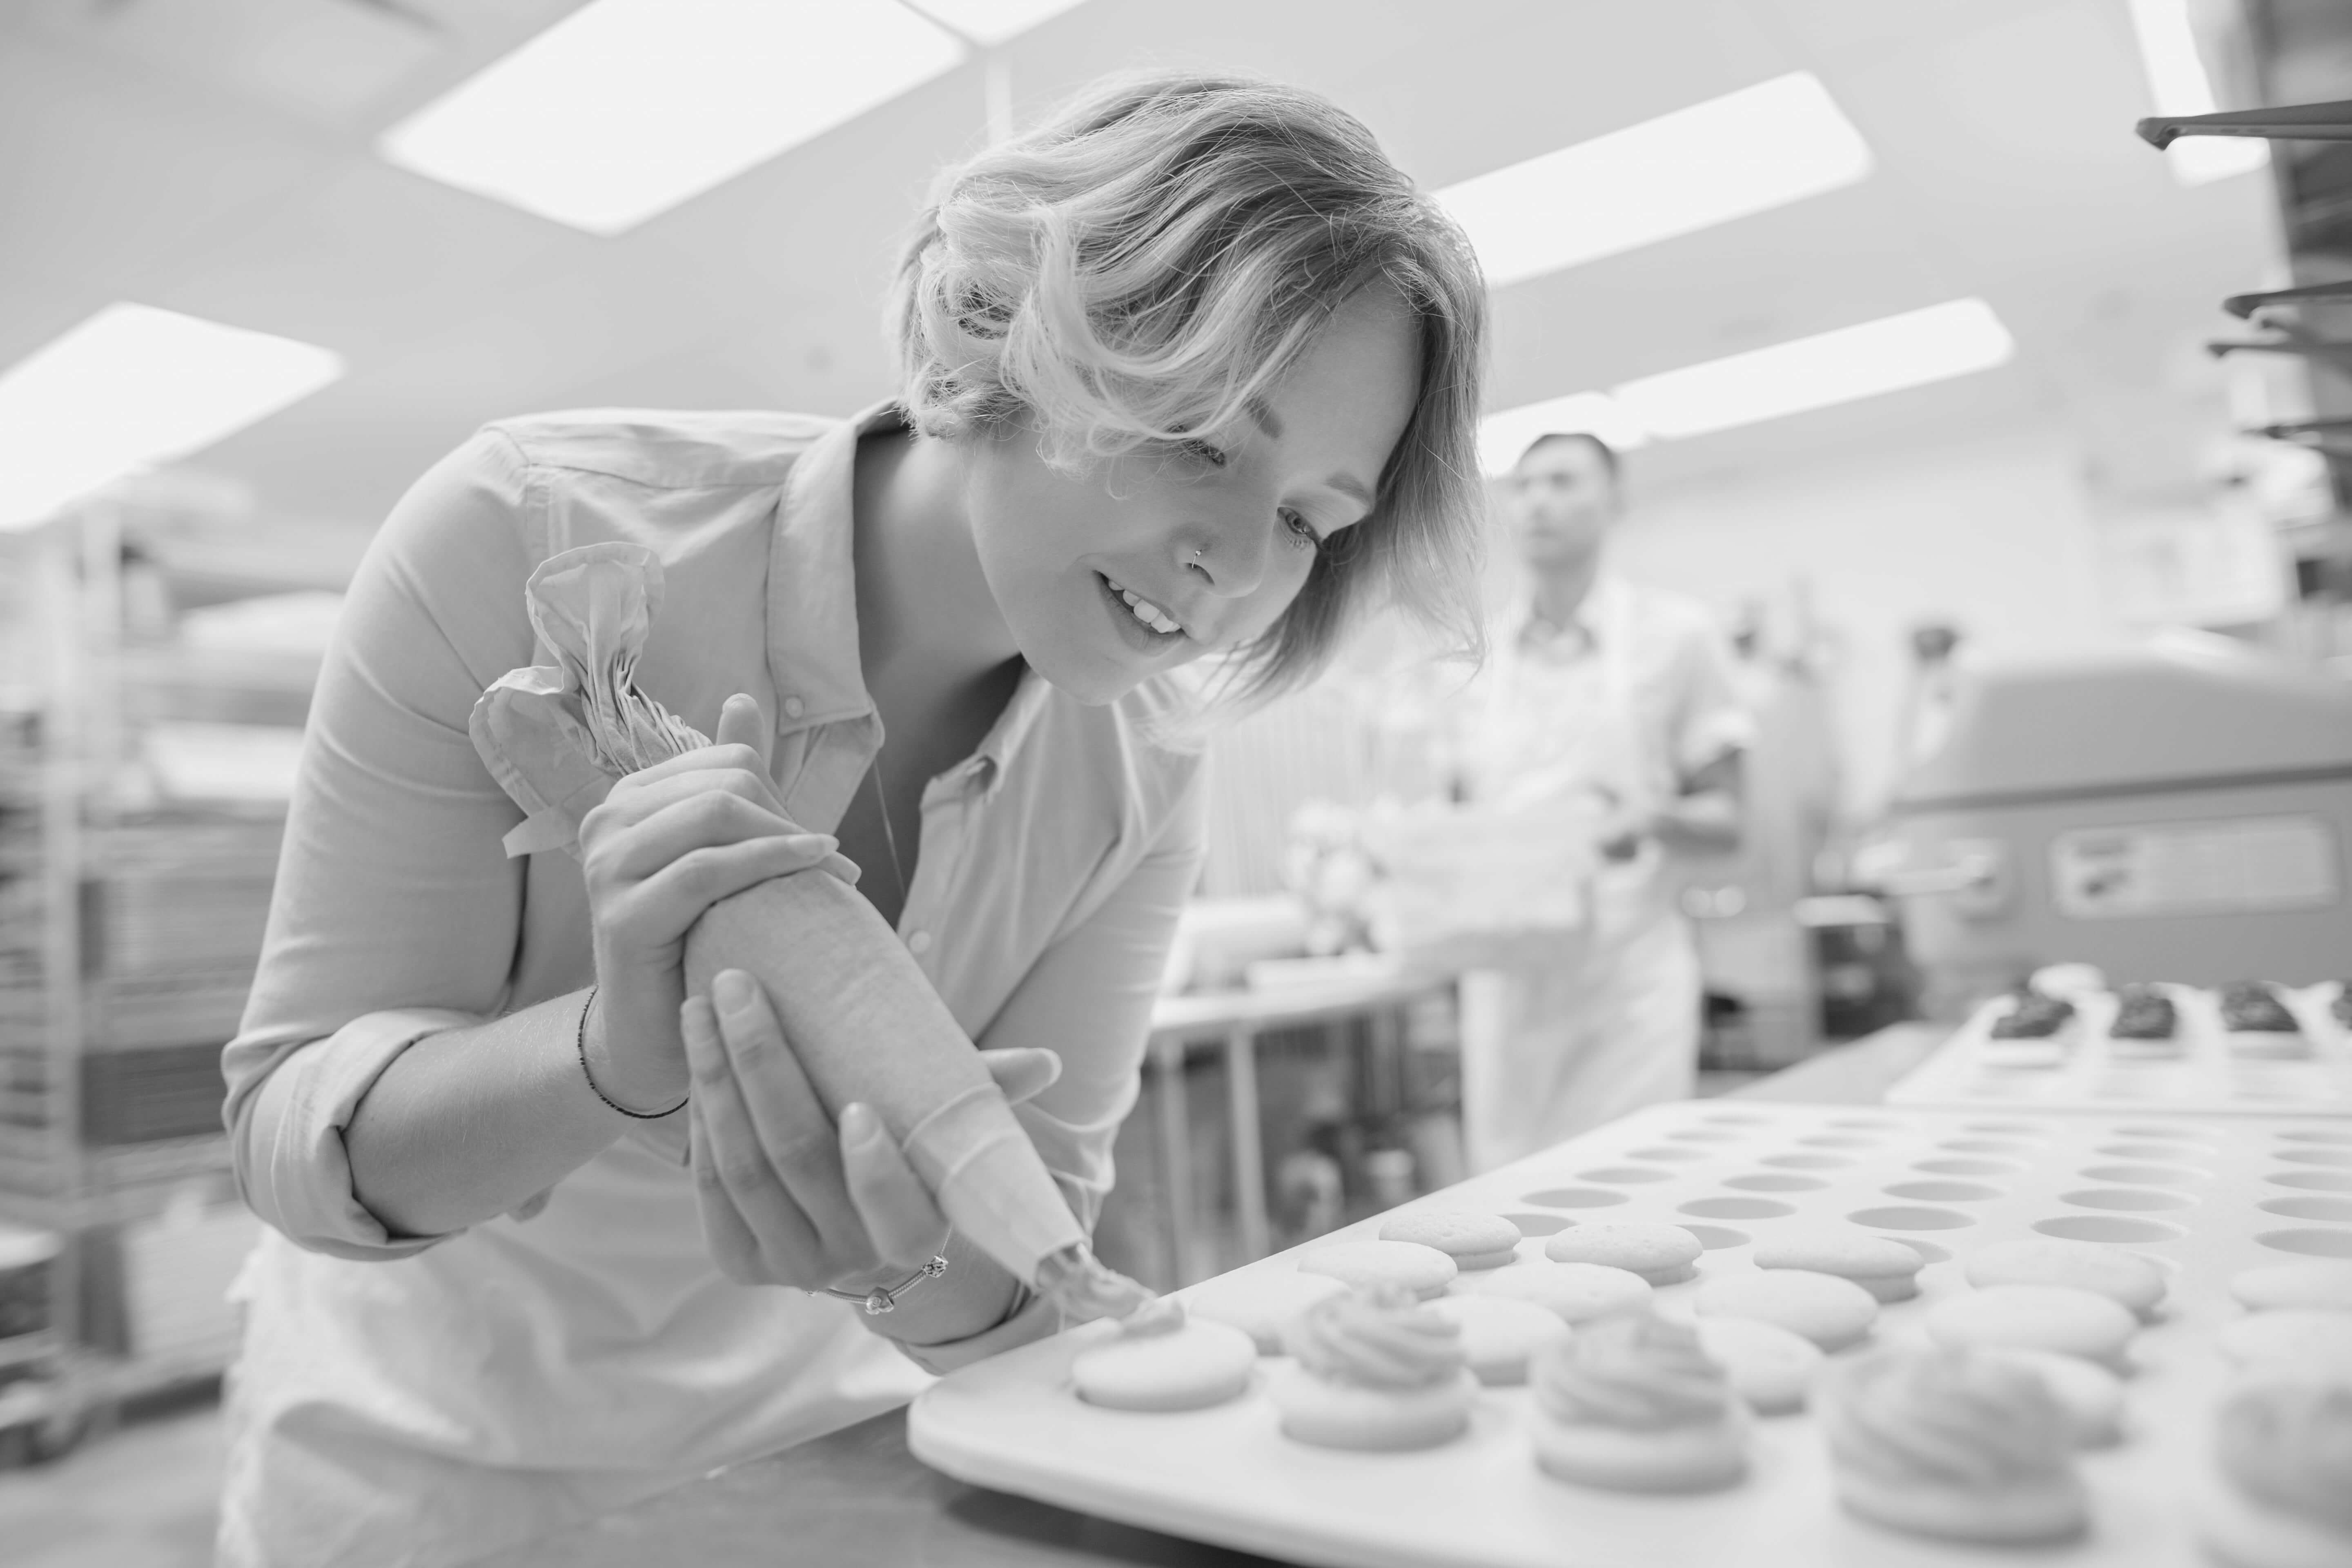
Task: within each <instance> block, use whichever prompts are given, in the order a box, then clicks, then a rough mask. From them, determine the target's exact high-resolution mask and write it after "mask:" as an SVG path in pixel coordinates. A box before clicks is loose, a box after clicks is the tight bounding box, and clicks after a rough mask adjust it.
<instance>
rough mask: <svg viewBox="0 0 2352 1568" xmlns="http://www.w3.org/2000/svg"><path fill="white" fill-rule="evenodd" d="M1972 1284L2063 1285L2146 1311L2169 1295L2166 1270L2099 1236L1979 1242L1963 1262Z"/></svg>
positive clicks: (1963, 1272)
mask: <svg viewBox="0 0 2352 1568" xmlns="http://www.w3.org/2000/svg"><path fill="white" fill-rule="evenodd" d="M1960 1272H1961V1273H1962V1274H1963V1275H1965V1276H1966V1277H1967V1279H1968V1281H1969V1284H1971V1285H1975V1286H1979V1287H1985V1286H1992V1285H2058V1286H2064V1287H2066V1288H2067V1289H2074V1290H2089V1291H2094V1292H2095V1293H2096V1294H2098V1295H2102V1296H2105V1297H2108V1298H2110V1299H2112V1300H2116V1301H2118V1302H2120V1303H2122V1304H2123V1305H2124V1306H2126V1307H2128V1308H2130V1309H2131V1310H2133V1311H2135V1312H2137V1313H2140V1314H2141V1315H2143V1316H2145V1315H2147V1313H2149V1312H2151V1311H2153V1310H2155V1308H2156V1305H2157V1303H2158V1302H2159V1301H2161V1300H2163V1299H2164V1290H2165V1279H2164V1271H2163V1270H2162V1269H2160V1268H2158V1267H2157V1266H2156V1265H2155V1264H2153V1263H2150V1262H2149V1261H2148V1260H2147V1258H2140V1257H2137V1256H2135V1255H2134V1254H2132V1253H2128V1252H2126V1251H2123V1250H2122V1249H2121V1248H2119V1247H2108V1246H2105V1245H2104V1244H2102V1243H2099V1242H2095V1241H2063V1240H2060V1239H2059V1238H2057V1237H2025V1238H2022V1239H2020V1240H2016V1241H1998V1242H1995V1243H1993V1244H1992V1245H1991V1246H1990V1247H1978V1248H1977V1249H1976V1250H1975V1251H1974V1252H1971V1253H1970V1254H1969V1256H1968V1258H1966V1259H1964V1260H1963V1261H1962V1263H1961V1265H1960Z"/></svg>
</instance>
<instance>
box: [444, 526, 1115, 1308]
mask: <svg viewBox="0 0 2352 1568" xmlns="http://www.w3.org/2000/svg"><path fill="white" fill-rule="evenodd" d="M661 587H662V574H661V563H660V561H659V560H658V559H657V558H656V556H655V555H654V553H653V552H651V551H649V550H646V549H645V548H644V547H642V546H640V545H635V544H627V543H621V542H610V543H601V544H588V545H583V546H580V547H579V548H576V549H572V550H567V551H564V552H562V553H561V554H558V555H554V556H551V557H550V558H549V559H548V560H547V561H545V562H544V563H541V565H540V567H539V569H538V570H536V571H535V572H533V573H532V574H530V584H529V585H528V586H527V588H526V589H525V596H526V598H527V601H528V605H529V609H530V622H531V625H532V626H533V627H534V628H536V629H537V631H538V633H539V636H540V640H541V643H542V645H544V646H545V647H548V648H551V649H552V650H553V651H554V653H555V657H556V658H557V660H558V663H557V664H556V665H555V666H553V667H549V666H545V665H538V666H533V667H531V668H526V669H518V670H514V671H512V672H510V673H509V674H507V675H505V676H502V677H500V678H499V679H498V680H496V681H494V682H492V683H491V685H490V688H489V689H488V690H487V691H485V692H484V693H483V694H482V698H481V700H480V701H479V702H478V703H477V704H475V707H474V712H473V718H472V721H471V725H470V728H471V731H472V733H473V737H474V746H475V749H476V750H477V751H478V752H480V753H481V755H482V760H483V762H484V763H487V764H488V767H489V770H490V773H491V774H492V775H493V776H494V777H496V778H497V779H498V781H499V784H501V785H503V786H504V787H505V789H506V791H507V793H508V794H509V795H512V796H513V797H514V799H515V801H516V803H517V804H518V805H520V806H521V807H522V808H523V810H524V811H525V812H526V813H528V814H529V815H528V816H527V817H526V819H525V820H524V822H523V824H522V825H521V826H520V827H517V828H516V829H515V830H514V831H513V832H512V833H509V835H508V836H507V838H506V848H507V853H508V854H509V855H510V856H512V855H528V854H530V853H532V852H534V851H537V850H543V849H553V848H562V849H566V850H569V851H570V852H571V853H572V854H573V855H577V854H578V853H579V828H580V820H581V818H582V817H583V816H586V815H587V814H588V812H589V811H590V810H592V809H593V808H594V807H595V806H596V805H598V804H599V803H600V802H602V801H603V800H604V796H605V795H607V794H608V793H609V792H610V791H611V789H612V787H613V784H614V782H615V781H616V780H617V779H619V778H620V777H621V776H622V775H623V774H625V773H634V772H635V771H636V770H638V769H640V768H646V767H650V766H652V765H653V764H654V763H659V762H662V761H665V760H667V759H668V758H670V757H674V756H677V755H678V754H679V753H681V752H688V751H692V750H694V749H695V748H697V747H700V746H706V745H709V741H708V740H706V739H705V738H704V737H703V736H701V735H699V734H698V733H696V732H695V731H693V730H692V729H690V728H689V727H688V726H687V725H686V724H684V723H682V722H681V721H678V720H677V718H676V717H675V716H674V715H672V714H670V713H669V712H667V710H664V709H663V708H662V706H661V704H659V703H658V702H656V701H655V700H653V699H652V698H650V697H647V696H646V694H645V693H643V692H641V691H639V690H638V689H636V687H635V683H634V679H633V677H634V675H635V668H636V662H637V656H638V654H639V652H640V651H641V650H642V649H643V648H644V647H645V643H646V633H647V631H648V630H649V629H650V627H651V626H652V624H653V618H654V616H655V615H656V613H657V612H658V611H659V610H660V608H661ZM846 868H847V863H846V862H843V863H842V866H841V870H842V871H845V870H846ZM721 969H740V970H743V971H745V972H746V973H750V974H751V975H753V976H755V977H756V978H757V979H758V980H759V981H760V983H761V985H762V987H763V988H764V989H765V990H766V992H767V994H768V998H769V1000H770V1001H771V1002H772V1004H773V1005H774V1006H775V1010H776V1016H777V1017H778V1019H779V1021H780V1022H782V1025H783V1029H784V1036H785V1037H786V1038H787V1039H789V1040H791V1041H792V1042H793V1052H794V1054H795V1055H796V1056H798V1057H799V1058H800V1060H801V1063H802V1065H803V1068H805V1069H806V1071H807V1073H808V1077H809V1081H810V1082H811V1083H812V1084H813V1085H814V1086H815V1089H816V1091H817V1094H818V1096H819V1097H820V1098H821V1099H822V1100H824V1107H825V1110H826V1111H827V1112H828V1113H830V1114H833V1115H835V1116H837V1115H839V1114H840V1111H841V1109H842V1107H843V1106H845V1105H847V1104H849V1103H850V1102H851V1101H853V1100H862V1101H864V1102H865V1103H866V1104H867V1105H870V1106H872V1107H873V1108H874V1110H875V1112H876V1113H877V1115H879V1116H880V1117H881V1118H882V1121H883V1124H884V1125H885V1126H886V1127H887V1128H888V1129H889V1130H890V1131H891V1134H892V1135H893V1136H894V1137H896V1138H898V1141H899V1144H900V1146H901V1148H903V1149H904V1151H905V1152H906V1155H907V1160H908V1163H909V1164H911V1165H913V1166H914V1168H915V1170H916V1172H917V1173H919V1175H921V1176H922V1178H923V1180H924V1181H925V1182H926V1183H927V1184H929V1186H930V1188H931V1191H932V1192H933V1193H934V1194H936V1195H937V1197H938V1199H939V1204H940V1210H941V1211H942V1212H943V1213H944V1214H945V1215H947V1218H948V1221H949V1223H950V1224H951V1225H953V1226H955V1228H956V1229H957V1230H958V1231H960V1232H961V1233H962V1235H963V1236H965V1237H967V1238H969V1239H970V1240H971V1242H972V1243H973V1244H974V1245H975V1246H977V1247H980V1248H981V1249H982V1251H984V1252H986V1253H987V1254H988V1255H989V1256H990V1257H991V1258H994V1259H995V1260H996V1261H997V1262H999V1263H1001V1264H1003V1266H1004V1267H1005V1268H1008V1269H1010V1270H1011V1271H1012V1272H1013V1276H1014V1277H1015V1278H1016V1279H1021V1280H1024V1282H1026V1283H1027V1284H1028V1285H1030V1286H1031V1287H1032V1288H1033V1289H1035V1290H1036V1291H1037V1292H1038V1293H1039V1294H1040V1295H1042V1296H1045V1297H1046V1298H1047V1299H1049V1300H1052V1301H1053V1302H1054V1303H1055V1305H1056V1306H1057V1307H1058V1308H1060V1309H1061V1311H1062V1313H1063V1316H1064V1318H1065V1320H1066V1321H1078V1320H1081V1319H1087V1318H1098V1317H1103V1316H1107V1315H1123V1314H1125V1313H1128V1312H1129V1311H1132V1310H1135V1309H1137V1308H1139V1307H1140V1306H1142V1305H1144V1304H1145V1303H1147V1302H1149V1301H1150V1300H1152V1297H1151V1293H1150V1291H1148V1290H1146V1289H1144V1288H1143V1287H1142V1286H1140V1285H1139V1284H1137V1283H1136V1282H1135V1281H1133V1280H1131V1279H1128V1278H1126V1277H1125V1276H1124V1275H1121V1274H1118V1273H1115V1272H1114V1271H1112V1270H1111V1269H1109V1268H1106V1267H1104V1266H1103V1264H1102V1263H1100V1262H1099V1261H1097V1259H1096V1258H1095V1256H1094V1251H1093V1248H1092V1247H1090V1246H1089V1244H1088V1242H1087V1233H1086V1230H1085V1227H1083V1226H1080V1225H1079V1223H1078V1220H1077V1216H1076V1215H1074V1214H1072V1213H1071V1212H1070V1208H1069V1205H1067V1204H1066V1203H1065V1202H1064V1201H1063V1198H1062V1194H1061V1191H1060V1189H1059V1188H1058V1187H1056V1186H1055V1183H1054V1178H1053V1175H1052V1173H1049V1172H1048V1171H1047V1170H1046V1169H1045V1161H1044V1160H1042V1159H1040V1158H1039V1157H1038V1154H1037V1150H1036V1147H1035V1145H1034V1144H1033V1143H1031V1142H1030V1141H1029V1135H1028V1134H1027V1133H1026V1132H1025V1131H1023V1129H1022V1126H1021V1123H1020V1122H1019V1121H1016V1120H1015V1119H1014V1117H1013V1108H1012V1107H1011V1106H1010V1105H1009V1104H1007V1103H1006V1101H1005V1099H1004V1095H1003V1092H1002V1091H1001V1090H1000V1089H998V1088H997V1087H996V1084H995V1082H994V1080H993V1079H991V1078H990V1077H989V1075H988V1072H987V1069H986V1068H984V1067H982V1064H981V1060H980V1054H979V1053H978V1052H977V1051H975V1050H974V1049H973V1048H972V1045H971V1040H970V1039H969V1038H967V1037H965V1035H964V1033H963V1030H962V1029H961V1027H960V1026H958V1025H957V1023H956V1021H955V1018H954V1016H952V1015H951V1014H950V1013H949V1011H948V1009H947V1005H946V1004H945V1003H944V1002H942V1001H940V997H939V994H938V993H936V992H935V991H933V990H932V989H931V984H930V982H929V980H928V979H926V978H925V977H924V974H923V972H922V971H921V969H919V967H917V966H916V963H915V961H914V960H913V959H912V958H911V957H909V956H908V953H907V951H906V948H905V947H904V946H903V945H902V944H901V943H900V942H899V941H898V936H897V935H896V933H894V932H893V931H891V930H890V928H889V926H888V924H887V923H886V922H885V921H883V919H882V917H881V915H880V914H879V913H877V911H876V910H875V909H874V907H873V905H871V904H870V903H868V902H867V901H866V900H865V899H864V898H863V897H861V896H860V895H859V894H858V893H857V892H856V890H855V889H852V888H851V887H850V886H849V884H848V880H847V879H846V878H845V876H844V875H842V874H838V873H836V874H834V875H819V874H814V873H811V872H805V871H804V872H800V873H797V874H794V875H793V876H788V877H780V878H776V879H772V880H770V881H768V882H764V883H762V884H761V885H760V886H758V887H756V888H752V889H749V890H747V891H745V892H741V893H738V894H737V895H735V896H734V897H733V898H730V899H728V900H724V901H722V902H720V903H718V904H715V905H713V906H712V907H711V908H710V909H709V910H708V911H707V912H706V913H705V914H704V915H703V917H702V919H701V920H700V921H698V922H697V923H696V924H695V927H694V929H693V930H692V931H689V932H688V934H687V940H686V972H687V984H688V988H689V989H690V990H693V991H696V992H700V991H704V990H707V989H708V988H709V983H710V977H711V976H712V975H713V974H715V973H718V972H719V970H721Z"/></svg>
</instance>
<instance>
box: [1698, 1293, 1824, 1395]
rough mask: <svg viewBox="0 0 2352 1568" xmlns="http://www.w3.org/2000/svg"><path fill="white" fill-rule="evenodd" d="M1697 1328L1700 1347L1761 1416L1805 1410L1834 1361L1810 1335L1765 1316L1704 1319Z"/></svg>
mask: <svg viewBox="0 0 2352 1568" xmlns="http://www.w3.org/2000/svg"><path fill="white" fill-rule="evenodd" d="M1694 1326H1695V1328H1696V1330H1697V1332H1698V1343H1699V1348H1700V1349H1701V1350H1703V1351H1705V1352H1706V1353H1707V1354H1708V1355H1709V1356H1710V1357H1712V1358H1713V1359H1714V1360H1715V1362H1716V1363H1717V1364H1718V1365H1720V1366H1721V1367H1722V1368H1723V1371H1724V1375H1725V1376H1727V1377H1728V1378H1729V1379H1730V1380H1731V1386H1732V1389H1733V1391H1734V1392H1736V1393H1737V1394H1738V1395H1739V1397H1740V1398H1742V1399H1744V1400H1746V1401H1747V1402H1748V1408H1749V1409H1751V1410H1753V1411H1755V1412H1756V1414H1758V1415H1780V1414H1782V1413H1783V1412H1786V1411H1790V1410H1800V1409H1802V1408H1803V1407H1804V1404H1805V1401H1806V1399H1807V1398H1808V1397H1810V1396H1811V1392H1812V1386H1813V1379H1814V1378H1815V1377H1816V1376H1818V1375H1820V1373H1821V1370H1822V1363H1823V1362H1825V1361H1826V1360H1827V1359H1828V1358H1827V1357H1826V1356H1824V1355H1823V1354H1822V1349H1821V1347H1820V1346H1819V1345H1817V1344H1815V1343H1813V1342H1812V1341H1811V1340H1809V1339H1807V1338H1805V1336H1804V1335H1802V1334H1800V1333H1796V1332H1794V1331H1790V1330H1788V1329H1784V1328H1782V1327H1780V1325H1779V1324H1778V1323H1768V1322H1765V1321H1763V1320H1762V1319H1760V1318H1722V1317H1714V1318H1701V1319H1699V1320H1698V1321H1697V1322H1696V1324H1695V1325H1694Z"/></svg>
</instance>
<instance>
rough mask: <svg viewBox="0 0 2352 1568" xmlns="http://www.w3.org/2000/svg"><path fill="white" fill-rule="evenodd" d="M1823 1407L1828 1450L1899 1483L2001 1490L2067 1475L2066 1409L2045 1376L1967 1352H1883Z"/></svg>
mask: <svg viewBox="0 0 2352 1568" xmlns="http://www.w3.org/2000/svg"><path fill="white" fill-rule="evenodd" d="M1828 1394H1829V1397H1827V1398H1826V1399H1824V1400H1823V1401H1822V1432H1823V1435H1824V1436H1826V1437H1827V1438H1828V1440H1829V1446H1830V1451H1831V1453H1832V1454H1833V1455H1834V1456H1835V1457H1836V1458H1837V1460H1838V1462H1839V1463H1840V1464H1842V1465H1844V1466H1846V1467H1847V1468H1850V1469H1853V1470H1856V1471H1859V1472H1862V1473H1864V1474H1867V1475H1874V1476H1878V1477H1881V1478H1883V1479H1885V1480H1888V1481H1891V1482H1894V1483H1896V1484H1898V1485H1909V1484H1920V1483H1930V1484H1934V1485H1937V1486H1944V1487H1958V1488H1964V1489H1971V1490H1988V1491H1990V1490H1998V1489H2002V1488H2006V1487H2014V1486H2021V1485H2024V1484H2027V1483H2030V1482H2035V1481H2042V1480H2046V1479H2050V1478H2051V1477H2053V1476H2059V1475H2064V1474H2067V1473H2069V1471H2070V1468H2071V1460H2072V1458H2073V1447H2074V1446H2073V1442H2072V1440H2071V1439H2070V1438H2069V1437H2068V1436H2067V1434H2068V1431H2069V1427H2068V1426H2067V1422H2066V1415H2065V1412H2064V1411H2063V1409H2061V1408H2060V1406H2059V1405H2058V1402H2057V1401H2056V1400H2055V1399H2053V1397H2052V1396H2051V1394H2050V1391H2049V1389H2048V1388H2047V1387H2045V1386H2044V1385H2043V1384H2042V1378H2041V1376H2040V1375H2039V1374H2038V1373H2034V1372H2033V1371H2032V1370H2031V1369H2030V1368H2027V1367H2024V1366H2021V1365H2018V1364H2016V1363H2012V1362H2007V1361H2002V1360H2000V1359H1997V1358H1995V1357H1991V1356H1987V1355H1981V1354H1979V1353H1978V1352H1973V1351H1967V1350H1956V1349H1953V1350H1935V1351H1886V1352H1880V1353H1879V1354H1876V1355H1873V1356H1866V1357H1864V1359H1862V1360H1861V1361H1857V1362H1853V1363H1850V1364H1848V1365H1846V1366H1844V1367H1841V1368H1839V1369H1838V1370H1837V1372H1836V1373H1834V1374H1833V1375H1832V1378H1831V1380H1830V1385H1829V1389H1828Z"/></svg>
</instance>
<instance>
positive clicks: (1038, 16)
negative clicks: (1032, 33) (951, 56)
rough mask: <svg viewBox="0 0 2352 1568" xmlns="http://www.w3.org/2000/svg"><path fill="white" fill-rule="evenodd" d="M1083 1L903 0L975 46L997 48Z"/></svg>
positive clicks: (1070, 9) (1071, 9)
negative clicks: (997, 45)
mask: <svg viewBox="0 0 2352 1568" xmlns="http://www.w3.org/2000/svg"><path fill="white" fill-rule="evenodd" d="M1083 3H1084V0H907V4H908V5H912V6H913V7H914V8H915V9H916V10H918V11H920V12H921V13H922V14H923V15H924V16H929V17H930V18H931V19H932V20H933V21H935V22H943V23H945V24H946V25H947V26H950V27H953V28H954V29H955V30H956V31H957V32H959V33H961V34H962V35H963V36H964V37H967V38H970V39H971V41H972V42H973V43H975V44H1001V43H1003V42H1004V40H1005V39H1007V38H1010V37H1013V35H1014V34H1016V33H1025V32H1027V31H1028V30H1029V29H1030V28H1032V27H1034V26H1036V25H1037V24H1038V23H1040V22H1043V21H1046V20H1049V19H1050V18H1052V17H1055V16H1060V15H1061V14H1062V13H1063V12H1065V11H1073V10H1076V8H1077V7H1078V6H1079V5H1082V4H1083Z"/></svg>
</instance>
